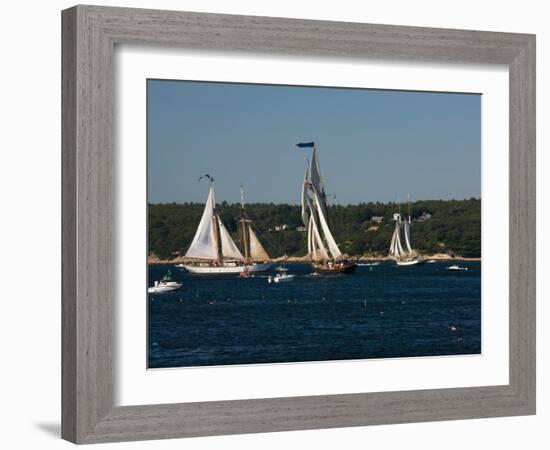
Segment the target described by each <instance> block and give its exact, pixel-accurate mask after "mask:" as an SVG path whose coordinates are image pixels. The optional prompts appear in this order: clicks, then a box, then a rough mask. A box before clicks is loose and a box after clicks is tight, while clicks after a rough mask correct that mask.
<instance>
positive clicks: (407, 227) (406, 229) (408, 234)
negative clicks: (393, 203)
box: [403, 216, 413, 253]
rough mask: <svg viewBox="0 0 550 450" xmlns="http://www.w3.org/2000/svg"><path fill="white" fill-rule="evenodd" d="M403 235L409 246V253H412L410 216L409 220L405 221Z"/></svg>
mask: <svg viewBox="0 0 550 450" xmlns="http://www.w3.org/2000/svg"><path fill="white" fill-rule="evenodd" d="M403 234H404V235H405V245H406V246H407V250H408V251H409V253H412V252H413V250H412V248H411V218H410V216H409V219H408V220H407V219H405V220H404V221H403Z"/></svg>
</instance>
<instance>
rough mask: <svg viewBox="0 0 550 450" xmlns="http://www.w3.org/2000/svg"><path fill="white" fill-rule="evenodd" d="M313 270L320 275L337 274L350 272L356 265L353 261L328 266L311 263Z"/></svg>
mask: <svg viewBox="0 0 550 450" xmlns="http://www.w3.org/2000/svg"><path fill="white" fill-rule="evenodd" d="M312 266H313V269H314V270H315V272H317V273H319V274H322V275H338V274H352V273H354V272H355V269H357V265H356V264H354V263H349V264H344V265H342V266H336V267H328V266H324V265H323V266H321V265H318V264H312Z"/></svg>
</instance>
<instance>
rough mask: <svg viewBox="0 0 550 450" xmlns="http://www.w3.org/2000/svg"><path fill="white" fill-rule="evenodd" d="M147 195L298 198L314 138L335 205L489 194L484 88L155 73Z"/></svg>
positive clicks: (155, 198)
mask: <svg viewBox="0 0 550 450" xmlns="http://www.w3.org/2000/svg"><path fill="white" fill-rule="evenodd" d="M147 83H148V93H147V95H148V102H147V104H148V125H147V126H148V130H147V131H148V201H149V202H152V203H158V202H185V201H196V202H204V200H205V196H206V190H207V184H206V183H205V182H204V181H203V182H201V183H199V182H198V178H199V177H200V176H201V175H203V174H205V173H209V174H211V175H212V176H214V178H215V179H216V200H217V201H218V202H221V201H223V200H226V201H228V202H237V201H239V186H240V185H241V184H243V185H244V187H245V197H246V201H248V202H274V203H299V202H300V190H301V184H302V181H303V176H304V170H305V159H304V158H305V157H306V156H308V155H309V154H310V151H308V150H306V149H303V150H300V149H298V148H297V147H296V146H295V144H296V143H298V142H309V141H315V142H316V144H317V148H318V151H319V157H320V161H321V172H322V174H323V178H324V180H325V184H326V189H327V192H328V193H331V194H335V198H334V199H332V200H331V203H341V204H348V203H359V202H369V201H382V202H387V201H396V200H397V199H398V198H400V199H402V200H403V199H406V197H407V194H410V196H411V199H412V200H425V199H450V198H456V199H463V198H470V197H480V195H481V194H480V193H481V96H480V95H475V94H448V93H427V92H406V91H384V90H367V89H342V88H315V87H292V86H273V85H250V84H230V83H204V82H190V81H168V80H148V81H147Z"/></svg>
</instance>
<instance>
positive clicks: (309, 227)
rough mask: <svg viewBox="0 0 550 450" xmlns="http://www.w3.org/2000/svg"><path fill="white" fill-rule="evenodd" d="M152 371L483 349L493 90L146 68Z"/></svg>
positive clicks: (394, 356) (149, 319)
mask: <svg viewBox="0 0 550 450" xmlns="http://www.w3.org/2000/svg"><path fill="white" fill-rule="evenodd" d="M147 223H148V249H147V265H148V286H147V314H148V316H147V317H148V325H147V326H148V330H147V333H148V349H147V355H148V361H147V366H148V368H149V369H162V368H178V367H192V366H223V365H234V364H270V363H271V364H272V363H298V362H321V361H338V360H364V359H369V358H403V357H428V356H431V357H433V356H449V355H468V354H472V355H476V354H477V355H479V354H481V352H482V348H481V333H482V330H481V95H479V94H472V93H454V92H416V91H392V90H377V89H364V88H335V87H316V86H287V85H265V84H244V83H223V82H201V81H194V80H193V81H186V80H163V79H148V80H147Z"/></svg>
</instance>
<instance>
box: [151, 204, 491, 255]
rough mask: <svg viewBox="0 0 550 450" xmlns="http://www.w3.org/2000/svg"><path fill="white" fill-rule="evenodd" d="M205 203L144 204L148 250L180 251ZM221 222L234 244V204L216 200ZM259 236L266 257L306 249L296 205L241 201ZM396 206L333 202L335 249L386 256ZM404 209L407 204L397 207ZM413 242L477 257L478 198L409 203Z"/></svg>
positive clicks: (435, 250) (428, 249) (418, 246)
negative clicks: (145, 206)
mask: <svg viewBox="0 0 550 450" xmlns="http://www.w3.org/2000/svg"><path fill="white" fill-rule="evenodd" d="M203 208H204V204H200V203H183V204H177V203H161V204H149V210H148V215H149V217H148V220H149V230H148V233H149V254H150V255H156V256H158V257H159V258H161V259H167V258H171V257H173V256H177V254H178V253H179V254H183V253H185V251H186V249H187V247H188V246H189V244H190V243H191V240H192V239H193V236H194V234H195V230H196V228H197V225H198V223H199V220H200V217H201V214H202V211H203ZM217 210H218V212H219V214H220V216H221V218H222V220H223V223H224V224H225V226H226V227H227V229H228V231H229V232H230V233H231V235H232V236H233V238H234V239H235V242H236V243H237V245H240V236H239V232H238V218H239V205H238V204H228V203H226V202H224V203H222V204H219V205H217ZM246 211H247V213H248V215H249V216H250V217H251V219H252V220H253V221H254V223H255V227H256V229H257V231H258V234H259V237H260V240H261V241H262V243H263V244H264V246H265V247H266V249H267V251H268V252H269V253H270V255H271V256H273V257H276V256H281V255H283V254H287V255H288V256H302V255H305V254H306V253H307V243H306V233H305V231H304V230H303V227H302V225H303V224H302V220H301V216H300V214H301V208H300V206H298V205H286V204H277V205H276V204H273V203H256V204H248V205H246ZM394 212H397V206H396V205H395V204H389V203H378V202H377V203H361V204H358V205H347V206H342V205H335V206H331V207H330V208H329V220H330V225H331V229H332V230H333V233H334V237H335V239H336V241H337V242H338V245H339V246H340V249H341V250H342V251H343V252H344V253H347V254H348V255H351V256H363V255H365V256H375V255H376V256H382V255H384V256H385V255H387V253H388V247H389V244H390V239H391V234H392V231H393V228H394V223H393V222H392V220H391V219H392V215H393V213H394ZM401 212H402V213H406V212H407V207H406V206H402V207H401ZM411 216H412V220H413V226H412V241H413V247H414V248H415V249H417V250H419V251H420V252H421V253H426V254H432V253H448V254H451V255H456V256H463V257H472V258H475V257H480V256H481V200H479V199H473V198H472V199H470V200H425V201H417V202H414V203H412V204H411Z"/></svg>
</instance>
